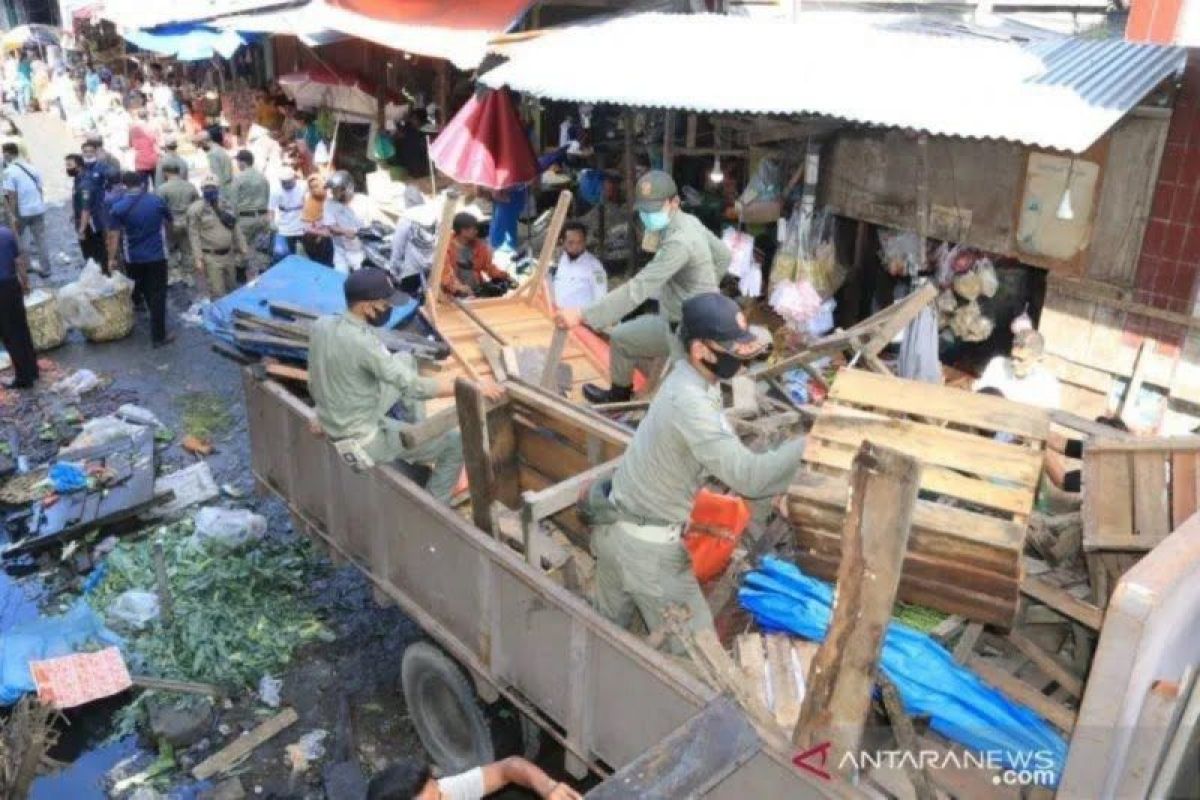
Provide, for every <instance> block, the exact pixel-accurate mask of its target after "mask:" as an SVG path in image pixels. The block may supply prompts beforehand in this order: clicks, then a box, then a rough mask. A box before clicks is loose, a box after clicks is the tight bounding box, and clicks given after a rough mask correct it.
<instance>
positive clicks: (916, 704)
mask: <svg viewBox="0 0 1200 800" xmlns="http://www.w3.org/2000/svg"><path fill="white" fill-rule="evenodd" d="M738 600H739V601H740V602H741V604H742V607H743V608H745V609H746V610H747V611H749V612H750V613H751V614H753V615H754V619H755V620H756V621H757V622H758V624H759V625H760V626H761V627H763V628H765V629H768V630H773V631H783V632H787V633H791V634H795V635H797V636H802V637H804V638H805V639H810V640H812V641H821V640H823V639H824V638H825V632H826V630H828V628H829V619H830V615H831V609H832V606H833V589H832V587H831V586H830V585H829V584H827V583H825V582H824V581H821V580H817V579H816V578H812V577H809V576H808V575H805V574H804V573H803V572H801V571H800V570H799V569H798V568H797V567H796V566H795V565H794V564H790V563H788V562H786V561H782V560H780V559H778V558H774V557H772V556H767V557H765V558H764V559H763V561H762V564H761V566H760V567H759V569H757V570H755V571H753V572H751V573H749V574H748V575H747V576H746V578H745V581H744V582H743V584H742V589H741V590H740V591H739V592H738ZM880 667H881V668H882V669H883V672H884V674H886V675H887V677H888V679H889V680H891V681H892V683H894V684H895V685H896V689H897V690H898V691H899V693H900V697H901V699H902V700H903V701H904V707H905V709H906V710H907V711H908V713H910V714H914V715H922V716H928V717H929V718H930V727H932V728H933V730H935V731H937V732H938V733H940V734H941V735H943V736H945V737H946V738H947V739H950V740H952V741H955V742H958V743H959V744H961V745H963V746H965V747H967V748H969V749H971V750H976V751H981V752H986V753H999V754H1001V755H1000V756H999V757H1000V758H1001V759H1002V760H1003V761H1004V762H1005V763H1007V764H1008V765H1009V766H1010V768H1013V769H1021V770H1030V769H1038V770H1050V771H1052V772H1053V774H1054V783H1053V785H1057V784H1058V778H1059V776H1060V775H1061V774H1062V768H1063V764H1064V762H1065V761H1066V756H1067V745H1066V742H1065V741H1063V739H1062V737H1061V736H1059V735H1058V733H1057V732H1056V731H1055V730H1054V729H1053V728H1051V727H1050V725H1049V724H1048V723H1047V722H1046V721H1045V720H1043V719H1042V718H1041V717H1039V716H1038V715H1037V714H1035V713H1034V712H1033V711H1032V710H1030V709H1028V708H1026V707H1025V706H1022V705H1020V704H1017V703H1014V702H1012V701H1011V700H1009V699H1008V698H1007V697H1005V696H1004V695H1003V694H1001V693H1000V692H999V691H998V690H996V689H993V688H992V687H991V686H988V685H987V684H986V683H984V682H983V681H981V680H980V679H979V678H978V676H976V675H975V673H974V672H972V671H971V670H969V669H967V668H966V667H963V666H960V665H959V664H957V663H956V662H955V661H954V658H953V657H952V656H951V655H950V653H949V652H947V651H946V649H945V648H944V647H942V646H941V645H940V644H938V643H937V642H935V641H934V640H933V639H932V638H931V637H929V636H928V635H927V634H924V633H921V632H920V631H917V630H915V629H913V628H910V627H908V626H907V625H903V624H901V623H898V622H892V623H891V624H890V625H888V629H887V633H886V635H885V638H884V642H883V654H882V656H881V659H880Z"/></svg>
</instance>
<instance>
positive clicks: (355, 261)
mask: <svg viewBox="0 0 1200 800" xmlns="http://www.w3.org/2000/svg"><path fill="white" fill-rule="evenodd" d="M325 185H326V187H327V188H328V189H329V196H328V197H327V198H326V199H325V211H324V217H323V219H322V220H321V222H322V223H323V224H324V226H325V228H326V229H327V230H328V231H329V235H330V237H331V238H332V239H333V268H334V269H336V270H337V271H338V272H341V273H343V274H346V275H349V274H350V273H351V272H354V271H355V270H356V269H358V268H359V267H361V266H362V263H363V245H362V240H361V239H359V238H358V232H359V230H361V229H362V228H363V227H364V223H363V221H362V219H361V218H360V217H359V216H358V214H357V213H356V212H355V211H354V209H353V208H351V206H350V202H351V201H352V200H353V199H354V179H353V178H351V177H350V173H349V172H346V171H345V170H344V169H339V170H338V171H337V172H335V173H333V174H332V175H330V176H329V181H328V182H327V183H326V184H325Z"/></svg>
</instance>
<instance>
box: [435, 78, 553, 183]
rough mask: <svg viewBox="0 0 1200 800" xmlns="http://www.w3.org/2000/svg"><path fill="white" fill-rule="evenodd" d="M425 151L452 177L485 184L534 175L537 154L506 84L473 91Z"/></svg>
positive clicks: (523, 179)
mask: <svg viewBox="0 0 1200 800" xmlns="http://www.w3.org/2000/svg"><path fill="white" fill-rule="evenodd" d="M429 157H430V158H432V159H433V163H434V164H436V165H437V167H438V169H440V170H441V171H442V172H444V173H446V174H447V175H449V176H450V177H452V178H454V180H456V181H459V182H460V183H471V184H475V185H477V186H483V187H486V188H488V189H497V190H499V189H507V188H508V187H510V186H516V185H518V184H522V183H528V182H529V181H532V180H533V179H534V178H536V177H537V175H538V166H537V156H536V155H534V152H533V145H532V144H530V142H529V136H528V134H527V133H526V132H525V128H524V127H523V126H522V125H521V119H520V117H519V116H518V115H517V109H516V106H515V105H514V103H513V100H512V96H511V95H510V94H509V92H508V90H507V89H495V90H492V89H488V90H484V91H482V92H477V93H476V94H475V96H474V97H472V98H471V99H470V100H468V101H467V102H466V104H464V105H463V107H462V108H460V109H459V110H458V113H457V114H455V115H454V119H452V120H450V122H449V123H448V124H447V125H446V128H445V129H444V130H443V131H442V132H441V134H439V135H438V137H437V139H435V140H434V141H433V144H431V145H430V146H429Z"/></svg>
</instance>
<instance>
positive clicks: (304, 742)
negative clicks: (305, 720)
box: [284, 728, 329, 772]
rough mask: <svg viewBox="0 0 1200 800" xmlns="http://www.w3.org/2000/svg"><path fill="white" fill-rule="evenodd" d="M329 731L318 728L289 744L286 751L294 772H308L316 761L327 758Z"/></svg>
mask: <svg viewBox="0 0 1200 800" xmlns="http://www.w3.org/2000/svg"><path fill="white" fill-rule="evenodd" d="M327 736H329V731H327V730H324V729H323V728H317V729H316V730H315V731H309V732H308V733H306V734H304V735H303V736H301V737H300V738H299V739H298V740H297V741H296V742H295V743H294V744H289V745H288V746H287V747H286V748H284V751H285V752H286V753H287V760H288V763H289V764H290V765H291V767H292V772H306V771H307V770H308V768H309V767H310V766H311V765H312V763H313V762H314V761H320V760H321V759H322V758H323V757H324V756H325V737H327Z"/></svg>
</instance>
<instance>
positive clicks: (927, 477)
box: [787, 369, 1050, 627]
mask: <svg viewBox="0 0 1200 800" xmlns="http://www.w3.org/2000/svg"><path fill="white" fill-rule="evenodd" d="M1049 427H1050V417H1049V414H1048V413H1047V412H1046V411H1044V410H1042V409H1038V408H1034V407H1031V406H1026V405H1023V404H1020V403H1014V402H1011V401H1008V400H1005V399H1003V398H999V397H994V396H990V395H978V394H973V393H971V392H966V391H963V390H960V389H953V388H949V387H945V386H934V385H931V384H925V383H917V382H914V381H906V380H902V379H899V378H893V377H890V376H886V375H877V374H873V373H869V372H865V371H862V370H853V369H843V370H841V371H840V372H839V373H838V376H837V378H836V380H835V381H834V383H833V386H832V387H831V389H830V394H829V399H828V400H827V402H826V403H825V405H824V406H822V408H821V412H820V413H819V414H818V416H817V419H816V422H815V423H814V424H813V428H812V431H811V432H810V434H809V439H808V445H807V447H806V449H805V454H804V459H805V463H806V465H807V466H808V470H807V471H806V472H807V474H805V475H804V476H803V478H802V479H800V480H798V481H797V482H796V483H795V485H793V486H792V487H791V489H790V490H789V493H788V503H787V510H788V515H789V519H790V520H791V521H792V523H793V524H794V526H795V530H796V538H797V542H798V543H799V544H800V545H801V547H802V548H803V549H804V552H803V553H802V554H801V556H800V563H801V565H802V566H804V567H805V568H806V569H808V570H810V571H812V572H814V573H816V574H817V575H819V576H821V577H823V578H826V579H832V578H833V577H834V576H836V574H837V565H838V561H839V559H840V550H841V548H840V540H841V526H842V522H843V518H844V514H845V508H846V491H847V490H846V474H847V470H848V469H849V467H850V463H851V460H852V458H853V456H854V452H855V450H856V449H857V448H858V446H859V445H860V444H861V443H862V442H863V441H865V440H866V441H871V442H874V443H876V444H880V445H885V446H888V447H892V448H895V449H897V450H900V451H901V452H904V453H907V454H910V455H912V456H914V457H916V458H918V459H920V460H921V461H922V464H923V467H922V478H921V499H920V500H918V503H917V509H916V511H915V513H914V515H913V533H912V537H911V539H910V541H909V550H908V555H907V556H906V558H905V562H904V574H903V576H902V578H901V582H900V592H899V596H900V599H901V600H904V601H906V602H912V603H920V604H922V605H927V606H930V607H932V608H937V609H939V610H942V611H946V612H948V613H952V614H961V615H963V616H965V617H968V618H970V619H976V620H979V621H982V622H990V623H993V624H996V625H1000V626H1001V627H1008V626H1010V625H1011V624H1012V621H1013V619H1014V618H1015V616H1016V612H1017V607H1018V603H1019V597H1020V580H1021V551H1022V550H1023V548H1024V544H1025V533H1026V529H1027V526H1028V520H1029V514H1030V513H1031V511H1032V509H1033V502H1034V499H1035V496H1036V492H1037V487H1038V482H1039V480H1040V478H1041V471H1042V457H1043V452H1042V451H1043V449H1044V446H1045V439H1046V435H1047V433H1048V431H1049ZM947 500H948V501H951V502H949V503H948V502H946V501H947Z"/></svg>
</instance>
